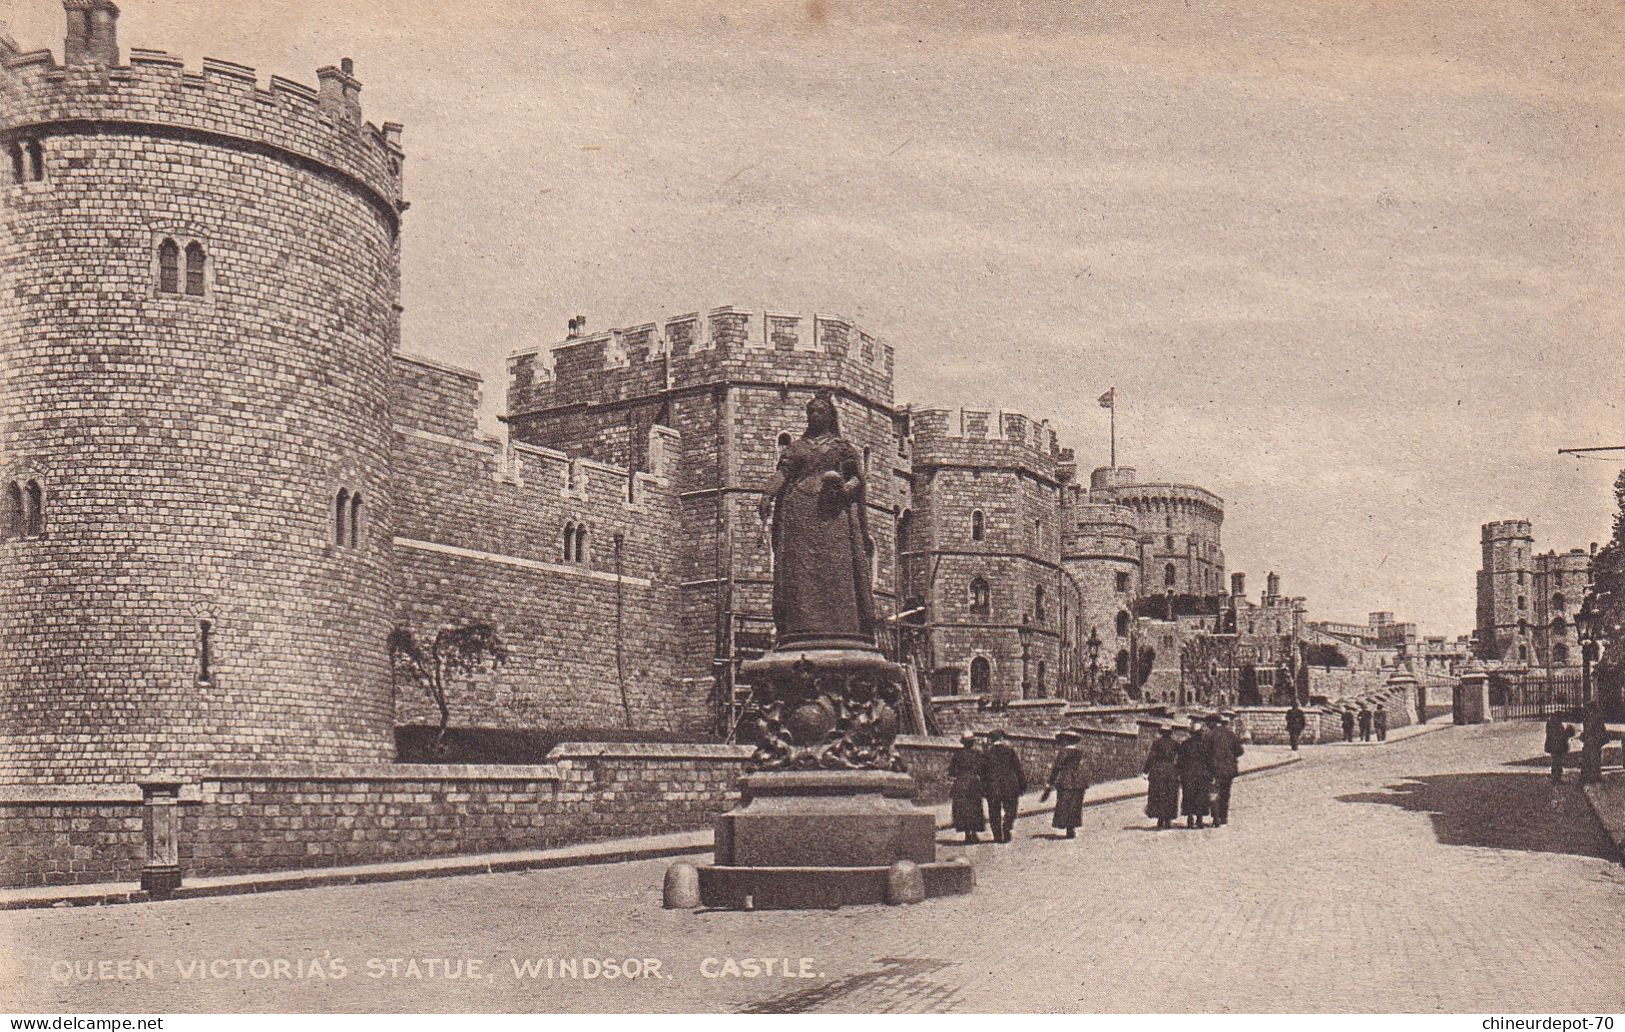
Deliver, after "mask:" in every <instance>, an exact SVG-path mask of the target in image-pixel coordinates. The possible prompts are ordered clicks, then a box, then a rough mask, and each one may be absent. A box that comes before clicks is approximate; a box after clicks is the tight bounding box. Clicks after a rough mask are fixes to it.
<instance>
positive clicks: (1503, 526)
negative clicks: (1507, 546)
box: [1480, 520, 1535, 541]
mask: <svg viewBox="0 0 1625 1032" xmlns="http://www.w3.org/2000/svg"><path fill="white" fill-rule="evenodd" d="M1480 535H1481V537H1482V539H1483V540H1485V541H1497V540H1502V539H1505V538H1533V537H1534V536H1535V531H1534V525H1533V524H1532V523H1530V522H1529V521H1528V520H1495V521H1494V522H1491V523H1486V524H1484V526H1483V527H1482V528H1481V530H1480Z"/></svg>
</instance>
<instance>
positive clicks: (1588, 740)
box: [1580, 699, 1608, 785]
mask: <svg viewBox="0 0 1625 1032" xmlns="http://www.w3.org/2000/svg"><path fill="white" fill-rule="evenodd" d="M1607 743H1608V724H1607V723H1606V722H1604V720H1603V719H1602V703H1600V702H1598V701H1597V700H1595V699H1593V700H1591V701H1590V702H1588V703H1586V708H1585V719H1584V720H1582V721H1581V722H1580V784H1582V785H1594V784H1596V783H1597V782H1599V781H1601V780H1602V747H1603V746H1604V745H1606V744H1607Z"/></svg>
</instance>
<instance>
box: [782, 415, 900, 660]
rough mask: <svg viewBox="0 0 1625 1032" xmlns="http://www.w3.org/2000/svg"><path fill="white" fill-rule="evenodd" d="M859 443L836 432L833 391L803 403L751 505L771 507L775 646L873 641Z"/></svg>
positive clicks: (868, 544) (868, 643) (852, 644)
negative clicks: (802, 416) (795, 427)
mask: <svg viewBox="0 0 1625 1032" xmlns="http://www.w3.org/2000/svg"><path fill="white" fill-rule="evenodd" d="M863 476H864V470H863V464H862V459H861V456H860V455H859V453H858V450H857V449H856V448H854V447H852V445H851V444H850V443H848V442H847V440H846V439H845V438H843V437H842V436H841V431H840V424H839V422H838V420H837V418H836V415H835V399H834V397H833V396H832V395H831V394H830V392H828V391H820V392H819V393H818V394H817V395H816V396H815V397H814V398H813V399H812V400H811V401H809V402H808V403H807V430H806V433H804V434H802V435H801V438H800V439H799V440H797V441H794V442H792V443H791V444H790V446H789V447H788V448H786V449H784V454H783V455H782V456H780V458H779V468H778V472H777V473H776V474H775V475H774V477H773V480H772V481H771V482H770V483H769V484H768V485H767V487H766V489H765V493H764V495H763V497H762V501H761V504H760V505H759V506H758V510H757V511H758V512H759V513H760V514H761V516H762V518H763V519H766V518H767V517H768V516H769V514H770V513H771V515H772V519H773V524H772V545H773V625H774V628H775V630H776V631H777V632H778V646H777V648H778V650H779V651H783V650H786V649H792V648H799V649H812V648H852V647H870V648H872V647H873V646H874V610H875V606H874V594H873V592H872V590H871V585H870V572H869V571H870V568H871V561H870V556H871V555H872V554H873V552H874V542H873V540H872V539H871V538H870V536H869V525H868V519H867V517H866V515H865V512H864V509H865V505H864V497H863V495H864V482H863Z"/></svg>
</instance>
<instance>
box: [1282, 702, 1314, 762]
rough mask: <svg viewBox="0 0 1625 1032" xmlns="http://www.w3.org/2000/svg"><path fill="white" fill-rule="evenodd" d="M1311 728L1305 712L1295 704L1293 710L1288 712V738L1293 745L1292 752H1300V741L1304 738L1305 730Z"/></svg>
mask: <svg viewBox="0 0 1625 1032" xmlns="http://www.w3.org/2000/svg"><path fill="white" fill-rule="evenodd" d="M1308 726H1309V719H1308V718H1307V717H1305V716H1304V715H1303V710H1301V709H1299V708H1298V704H1297V703H1296V702H1294V703H1293V704H1292V708H1291V709H1289V710H1287V711H1286V737H1287V739H1288V740H1289V741H1291V743H1292V751H1293V752H1297V751H1298V739H1299V738H1301V737H1303V729H1304V728H1306V727H1308Z"/></svg>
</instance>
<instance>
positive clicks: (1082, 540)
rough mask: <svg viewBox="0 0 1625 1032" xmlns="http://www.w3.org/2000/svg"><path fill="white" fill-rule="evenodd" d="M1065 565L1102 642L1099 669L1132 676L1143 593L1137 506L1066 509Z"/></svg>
mask: <svg viewBox="0 0 1625 1032" xmlns="http://www.w3.org/2000/svg"><path fill="white" fill-rule="evenodd" d="M1061 518H1062V522H1063V524H1064V526H1063V531H1064V533H1063V536H1062V540H1061V566H1062V568H1063V569H1064V570H1066V572H1067V573H1068V574H1069V575H1070V576H1071V578H1072V580H1073V582H1074V583H1076V584H1077V585H1078V588H1079V591H1080V594H1081V599H1080V608H1081V609H1082V614H1083V620H1084V626H1083V629H1082V633H1081V635H1080V639H1081V640H1082V641H1085V642H1087V641H1088V639H1089V635H1090V634H1091V632H1092V633H1093V634H1094V635H1095V637H1096V638H1098V639H1099V641H1100V651H1099V656H1098V664H1099V665H1098V668H1097V672H1098V673H1099V674H1100V675H1101V676H1105V675H1106V674H1112V673H1117V674H1127V673H1128V668H1129V659H1130V656H1129V649H1130V647H1131V645H1130V643H1131V641H1132V636H1133V631H1134V603H1135V601H1136V600H1137V599H1138V598H1139V596H1140V591H1141V585H1140V577H1141V566H1140V528H1139V521H1138V517H1137V516H1136V515H1135V512H1134V510H1133V509H1130V508H1128V507H1127V506H1123V505H1112V504H1109V503H1105V502H1079V503H1074V504H1072V505H1068V506H1065V507H1063V509H1062V513H1061Z"/></svg>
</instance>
